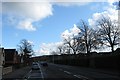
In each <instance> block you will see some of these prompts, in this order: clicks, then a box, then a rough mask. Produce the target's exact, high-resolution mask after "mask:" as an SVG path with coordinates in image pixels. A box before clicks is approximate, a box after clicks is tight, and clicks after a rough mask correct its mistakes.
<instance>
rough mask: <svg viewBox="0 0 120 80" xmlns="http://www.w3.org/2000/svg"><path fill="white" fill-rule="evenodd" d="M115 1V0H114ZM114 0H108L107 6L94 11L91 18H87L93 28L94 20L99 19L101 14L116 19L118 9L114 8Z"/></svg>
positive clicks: (94, 25) (94, 26)
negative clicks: (99, 10)
mask: <svg viewBox="0 0 120 80" xmlns="http://www.w3.org/2000/svg"><path fill="white" fill-rule="evenodd" d="M115 1H116V0H115ZM113 3H114V0H112V1H111V0H108V4H109V5H108V6H106V9H105V11H103V12H99V13H98V12H96V13H94V14H93V15H92V18H89V19H88V22H89V25H90V26H92V27H93V28H94V29H97V27H96V21H97V20H99V19H100V18H101V17H102V16H106V17H107V16H108V17H110V19H111V20H118V11H117V10H116V8H115V6H114V5H113Z"/></svg>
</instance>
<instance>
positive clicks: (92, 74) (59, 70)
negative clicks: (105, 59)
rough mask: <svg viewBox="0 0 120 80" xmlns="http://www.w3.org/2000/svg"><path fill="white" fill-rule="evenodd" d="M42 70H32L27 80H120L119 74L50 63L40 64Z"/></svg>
mask: <svg viewBox="0 0 120 80" xmlns="http://www.w3.org/2000/svg"><path fill="white" fill-rule="evenodd" d="M39 67H40V70H30V71H29V73H28V74H27V76H26V78H27V79H28V80H29V79H30V80H31V79H32V80H33V79H39V80H58V79H59V80H106V79H107V80H120V77H119V74H118V75H112V74H108V73H104V72H101V71H99V70H95V69H89V68H80V67H73V66H66V65H58V64H52V63H48V67H47V66H42V65H40V64H39Z"/></svg>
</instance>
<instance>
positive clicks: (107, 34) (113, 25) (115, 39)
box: [97, 16, 120, 52]
mask: <svg viewBox="0 0 120 80" xmlns="http://www.w3.org/2000/svg"><path fill="white" fill-rule="evenodd" d="M97 24H98V26H99V27H100V29H99V35H100V36H101V38H100V39H101V40H102V41H103V43H104V44H105V45H107V46H108V47H111V51H112V52H114V46H115V45H118V44H119V43H120V42H119V39H120V38H119V35H120V27H119V26H118V23H117V21H112V20H111V19H110V18H109V17H104V16H103V17H102V18H101V19H100V20H98V21H97Z"/></svg>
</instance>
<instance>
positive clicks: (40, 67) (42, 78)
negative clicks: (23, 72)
mask: <svg viewBox="0 0 120 80" xmlns="http://www.w3.org/2000/svg"><path fill="white" fill-rule="evenodd" d="M38 65H39V63H38ZM39 68H40V72H41V77H42V79H43V80H44V76H43V72H42V69H41V67H40V65H39Z"/></svg>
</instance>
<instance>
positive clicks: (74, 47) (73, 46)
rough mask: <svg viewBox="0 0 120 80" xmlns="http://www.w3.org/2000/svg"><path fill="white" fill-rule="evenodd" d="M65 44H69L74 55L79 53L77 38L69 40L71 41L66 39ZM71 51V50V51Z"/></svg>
mask: <svg viewBox="0 0 120 80" xmlns="http://www.w3.org/2000/svg"><path fill="white" fill-rule="evenodd" d="M64 42H65V43H64V44H68V45H69V46H68V49H69V48H71V49H72V51H73V54H74V55H76V52H77V40H76V38H75V36H73V38H71V39H70V38H69V39H64ZM69 50H70V49H69Z"/></svg>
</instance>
